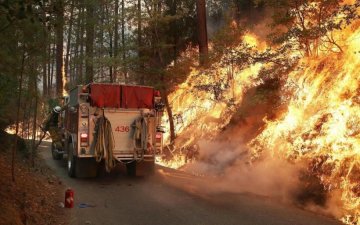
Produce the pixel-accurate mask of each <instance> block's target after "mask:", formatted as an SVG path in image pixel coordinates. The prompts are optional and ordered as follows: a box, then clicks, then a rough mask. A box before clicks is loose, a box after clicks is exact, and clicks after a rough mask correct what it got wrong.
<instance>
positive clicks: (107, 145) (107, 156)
mask: <svg viewBox="0 0 360 225" xmlns="http://www.w3.org/2000/svg"><path fill="white" fill-rule="evenodd" d="M94 142H95V143H94V149H95V158H96V161H97V162H100V161H101V160H102V159H104V161H105V168H106V171H107V172H110V171H111V169H112V168H114V167H115V165H116V161H115V159H114V156H113V151H114V147H115V140H114V135H113V132H112V128H111V123H110V121H109V120H108V119H107V118H106V117H105V116H101V117H99V118H98V119H97V121H96V125H95V135H94Z"/></svg>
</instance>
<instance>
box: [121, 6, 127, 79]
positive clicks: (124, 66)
mask: <svg viewBox="0 0 360 225" xmlns="http://www.w3.org/2000/svg"><path fill="white" fill-rule="evenodd" d="M121 46H122V62H123V74H124V81H125V83H126V82H127V81H126V78H127V75H126V74H127V70H126V61H125V60H126V49H125V0H122V1H121Z"/></svg>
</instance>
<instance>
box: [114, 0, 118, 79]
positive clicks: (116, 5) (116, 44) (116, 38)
mask: <svg viewBox="0 0 360 225" xmlns="http://www.w3.org/2000/svg"><path fill="white" fill-rule="evenodd" d="M114 23H115V24H114V58H115V60H114V62H115V63H114V81H116V80H117V79H116V78H117V61H118V60H117V56H118V52H119V0H115V21H114Z"/></svg>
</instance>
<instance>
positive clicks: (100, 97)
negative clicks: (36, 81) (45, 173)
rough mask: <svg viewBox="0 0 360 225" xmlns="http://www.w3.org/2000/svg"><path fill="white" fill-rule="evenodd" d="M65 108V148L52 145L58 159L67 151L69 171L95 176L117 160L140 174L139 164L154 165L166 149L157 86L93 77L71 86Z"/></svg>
mask: <svg viewBox="0 0 360 225" xmlns="http://www.w3.org/2000/svg"><path fill="white" fill-rule="evenodd" d="M65 105H66V107H64V108H65V109H64V112H63V130H64V132H63V150H61V151H60V150H56V149H53V156H54V159H60V158H62V155H63V154H67V169H68V174H69V176H70V177H92V176H96V174H97V171H98V167H99V165H101V164H105V166H106V168H107V171H109V170H111V169H112V167H113V166H114V162H121V163H123V164H125V165H126V168H127V171H128V173H129V174H132V175H134V174H136V171H137V167H138V166H139V165H140V164H147V165H150V167H148V168H150V169H151V168H152V169H153V168H154V164H155V155H156V154H157V153H160V152H161V151H162V146H163V132H164V131H163V128H162V126H161V116H162V113H163V110H162V109H163V104H162V103H161V97H160V93H159V91H156V90H154V88H152V87H146V86H131V85H121V84H107V83H91V84H88V85H79V86H77V87H75V88H74V89H72V90H71V91H70V95H69V97H68V98H67V99H66V100H65Z"/></svg>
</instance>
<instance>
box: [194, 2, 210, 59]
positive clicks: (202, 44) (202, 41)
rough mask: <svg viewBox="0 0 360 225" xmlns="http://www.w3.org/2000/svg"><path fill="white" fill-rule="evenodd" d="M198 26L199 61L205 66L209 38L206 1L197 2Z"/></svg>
mask: <svg viewBox="0 0 360 225" xmlns="http://www.w3.org/2000/svg"><path fill="white" fill-rule="evenodd" d="M196 12H197V25H198V42H199V54H200V55H199V57H200V58H199V61H200V65H204V64H205V63H206V61H207V58H208V53H209V48H208V36H207V25H206V3H205V0H196Z"/></svg>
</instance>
